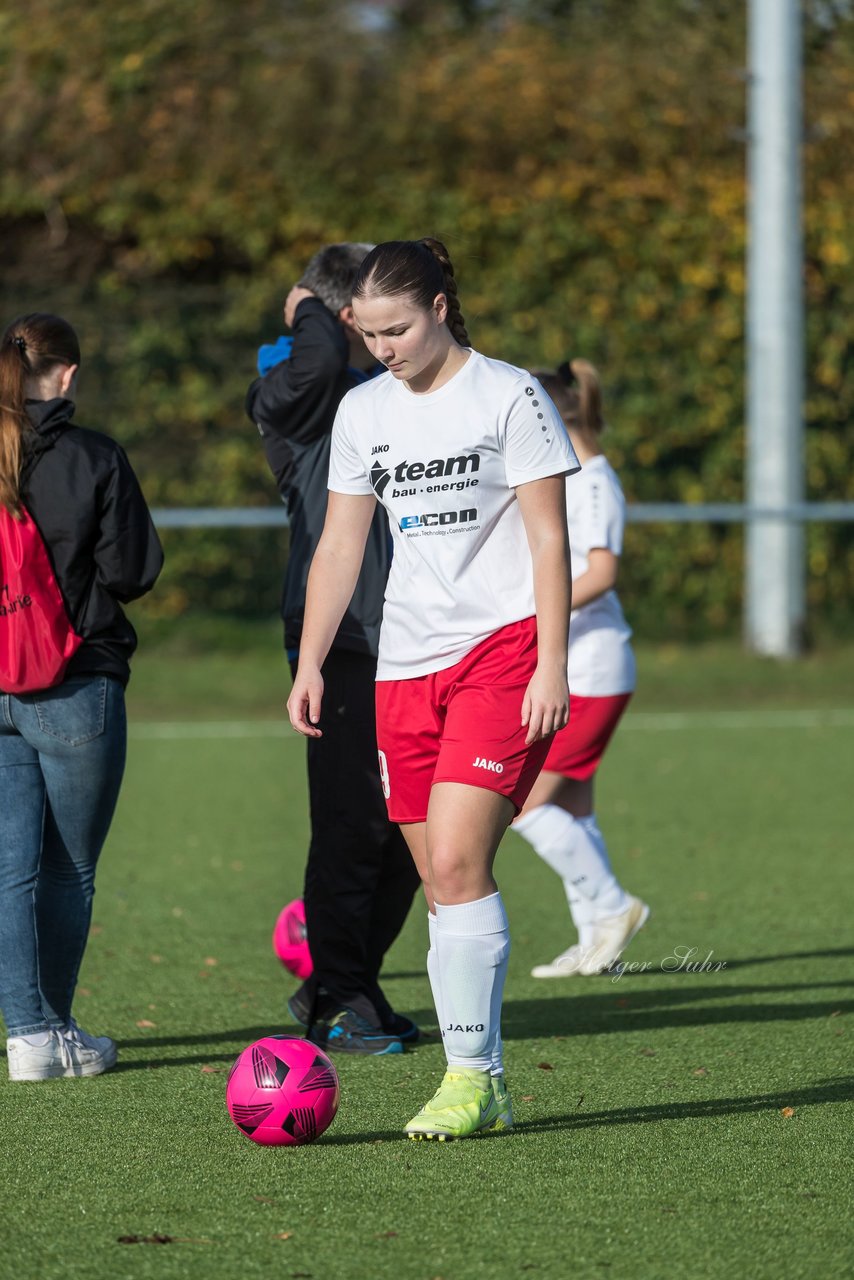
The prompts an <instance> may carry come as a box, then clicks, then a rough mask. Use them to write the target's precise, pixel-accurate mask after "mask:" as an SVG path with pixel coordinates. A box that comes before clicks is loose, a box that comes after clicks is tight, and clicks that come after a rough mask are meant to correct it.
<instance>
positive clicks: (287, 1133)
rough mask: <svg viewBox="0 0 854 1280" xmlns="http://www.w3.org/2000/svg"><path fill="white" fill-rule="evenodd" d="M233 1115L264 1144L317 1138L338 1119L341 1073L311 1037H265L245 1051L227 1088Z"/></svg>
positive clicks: (296, 1143)
mask: <svg viewBox="0 0 854 1280" xmlns="http://www.w3.org/2000/svg"><path fill="white" fill-rule="evenodd" d="M225 1103H226V1106H227V1107H228V1114H229V1115H230V1116H231V1118H232V1120H233V1121H234V1123H235V1124H236V1125H237V1127H238V1129H240V1130H241V1131H242V1132H243V1133H245V1134H246V1136H247V1138H251V1139H252V1141H253V1142H258V1143H260V1144H261V1146H264V1147H301V1146H303V1145H304V1144H305V1143H306V1142H314V1139H315V1138H319V1137H320V1135H321V1134H322V1133H324V1132H325V1131H326V1130H327V1129H328V1128H329V1126H330V1125H331V1124H332V1121H333V1120H334V1119H335V1112H336V1111H337V1110H338V1073H337V1071H336V1070H335V1068H334V1067H333V1065H332V1063H331V1062H330V1061H329V1059H328V1058H327V1056H326V1054H325V1053H323V1052H321V1050H320V1049H318V1047H317V1045H314V1044H311V1043H310V1042H309V1041H308V1040H294V1039H292V1038H291V1037H290V1036H264V1038H263V1040H256V1041H255V1043H254V1044H250V1045H249V1046H248V1047H247V1048H246V1049H244V1050H243V1052H242V1053H241V1055H240V1057H239V1058H238V1059H237V1061H236V1062H235V1064H234V1066H233V1067H232V1068H231V1071H230V1073H229V1076H228V1083H227V1085H226V1087H225Z"/></svg>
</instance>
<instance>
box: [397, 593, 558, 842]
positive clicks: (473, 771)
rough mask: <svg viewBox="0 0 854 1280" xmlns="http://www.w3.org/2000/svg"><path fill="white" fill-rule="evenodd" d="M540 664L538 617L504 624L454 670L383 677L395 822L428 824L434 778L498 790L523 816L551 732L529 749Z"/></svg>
mask: <svg viewBox="0 0 854 1280" xmlns="http://www.w3.org/2000/svg"><path fill="white" fill-rule="evenodd" d="M536 665H537V621H536V618H525V619H523V621H522V622H513V623H510V625H509V626H506V627H501V628H500V630H498V631H496V632H495V633H494V634H493V635H491V636H488V637H487V639H486V640H482V641H481V643H480V644H479V645H477V646H476V647H475V648H474V649H472V650H471V652H470V653H467V654H466V655H465V657H464V658H461V659H460V661H459V662H457V663H455V664H454V666H452V667H446V668H445V669H444V670H443V671H434V672H432V673H431V674H430V675H427V676H414V677H413V678H412V679H410V680H378V681H377V746H378V747H379V756H380V775H381V777H382V783H383V792H384V794H385V798H386V804H387V805H388V815H389V818H390V819H391V821H392V822H402V823H408V822H424V821H425V820H426V818H427V804H428V801H429V799H430V788H431V787H432V786H433V783H434V782H462V783H466V784H467V785H468V786H470V787H484V788H486V790H487V791H497V792H498V793H499V795H503V796H507V797H508V799H510V800H512V802H513V804H514V805H515V807H516V811H517V813H518V812H519V810H520V809H521V808H522V805H523V804H524V803H525V800H526V799H527V797H528V792H529V791H530V790H531V787H532V786H533V785H534V782H535V781H536V778H537V775H538V774H539V772H540V770H541V769H542V767H543V761H544V760H545V758H546V755H547V753H548V749H549V745H550V743H551V741H552V739H551V737H549V738H546V739H544V740H542V741H540V742H534V743H532V744H531V746H529V747H526V746H525V738H526V736H527V732H528V731H527V729H525V728H523V727H522V723H521V721H522V699H523V697H524V696H525V690H526V689H527V687H528V683H529V681H530V679H531V677H532V675H533V674H534V669H535V668H536Z"/></svg>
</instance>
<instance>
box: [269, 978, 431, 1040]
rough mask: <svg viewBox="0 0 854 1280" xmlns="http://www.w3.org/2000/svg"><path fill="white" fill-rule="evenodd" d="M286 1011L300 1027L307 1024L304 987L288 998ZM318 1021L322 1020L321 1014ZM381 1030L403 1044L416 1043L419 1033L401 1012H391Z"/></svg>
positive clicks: (308, 1005) (307, 1002)
mask: <svg viewBox="0 0 854 1280" xmlns="http://www.w3.org/2000/svg"><path fill="white" fill-rule="evenodd" d="M288 1013H289V1014H290V1015H291V1017H292V1018H293V1020H294V1022H298V1023H299V1025H300V1026H301V1027H307V1026H308V1023H309V1018H310V1017H311V1001H310V1000H309V997H308V994H307V993H306V990H305V988H304V987H299V988H298V989H297V990H296V991H295V992H294V994H293V995H292V996H291V998H290V1000H288ZM320 1021H323V1018H322V1015H321V1018H320ZM383 1031H385V1032H387V1033H388V1034H389V1035H393V1036H397V1038H398V1040H402V1041H403V1043H404V1044H416V1043H417V1042H418V1038H419V1036H420V1035H421V1032H420V1030H419V1028H418V1026H417V1025H416V1024H415V1023H414V1022H413V1021H412V1019H411V1018H406V1017H404V1015H403V1014H402V1013H393V1014H392V1015H391V1017H390V1018H389V1020H388V1021H387V1022H386V1024H385V1025H384V1027H383ZM315 1043H317V1044H319V1043H320V1041H319V1040H317V1041H315Z"/></svg>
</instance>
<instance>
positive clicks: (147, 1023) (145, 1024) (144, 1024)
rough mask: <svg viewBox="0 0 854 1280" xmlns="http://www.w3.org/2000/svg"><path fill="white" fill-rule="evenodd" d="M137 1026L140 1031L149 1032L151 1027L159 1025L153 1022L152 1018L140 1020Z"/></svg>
mask: <svg viewBox="0 0 854 1280" xmlns="http://www.w3.org/2000/svg"><path fill="white" fill-rule="evenodd" d="M136 1025H137V1026H138V1027H139V1028H140V1030H142V1031H147V1030H148V1029H149V1028H150V1027H156V1026H157V1023H156V1022H152V1021H151V1019H150V1018H140V1019H139V1021H138V1022H137V1024H136Z"/></svg>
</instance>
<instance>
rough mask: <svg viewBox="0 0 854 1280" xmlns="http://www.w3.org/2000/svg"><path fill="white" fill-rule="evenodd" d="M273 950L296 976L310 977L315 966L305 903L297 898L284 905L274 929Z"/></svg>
mask: <svg viewBox="0 0 854 1280" xmlns="http://www.w3.org/2000/svg"><path fill="white" fill-rule="evenodd" d="M273 950H274V951H275V953H276V955H277V956H278V957H279V959H280V960H281V962H282V964H283V965H284V966H285V968H286V969H287V970H288V971H289V972H290V973H292V974H293V975H294V977H295V978H308V977H309V976H310V974H311V971H312V968H313V967H314V966H313V965H312V962H311V952H310V951H309V949H308V938H307V936H306V929H305V903H304V902H303V900H302V898H295V899H294V901H293V902H289V903H288V905H287V906H286V907H283V908H282V910H281V912H280V913H279V918H278V920H277V921H276V927H275V929H274V930H273Z"/></svg>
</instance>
